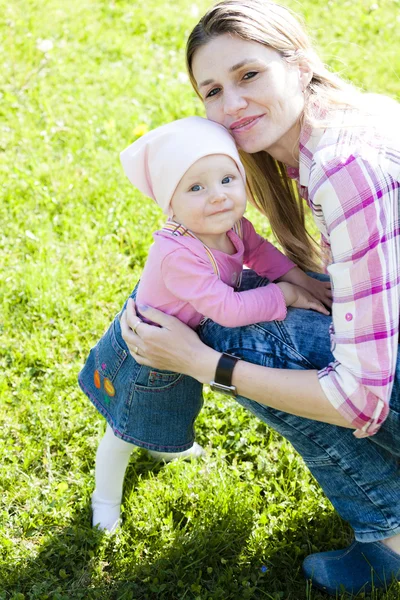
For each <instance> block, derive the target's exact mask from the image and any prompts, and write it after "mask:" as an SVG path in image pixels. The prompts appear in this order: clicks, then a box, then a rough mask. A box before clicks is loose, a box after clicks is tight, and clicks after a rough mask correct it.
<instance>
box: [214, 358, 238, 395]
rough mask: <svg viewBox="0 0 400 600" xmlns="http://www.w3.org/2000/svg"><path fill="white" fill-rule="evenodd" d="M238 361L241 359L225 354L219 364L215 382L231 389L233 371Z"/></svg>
mask: <svg viewBox="0 0 400 600" xmlns="http://www.w3.org/2000/svg"><path fill="white" fill-rule="evenodd" d="M238 360H240V359H239V358H238V357H237V356H233V355H232V354H227V353H226V352H223V353H222V355H221V357H220V359H219V361H218V364H217V369H216V371H215V379H214V382H215V383H218V384H219V385H224V386H226V387H230V386H231V385H232V373H233V369H234V367H235V365H236V363H237V361H238Z"/></svg>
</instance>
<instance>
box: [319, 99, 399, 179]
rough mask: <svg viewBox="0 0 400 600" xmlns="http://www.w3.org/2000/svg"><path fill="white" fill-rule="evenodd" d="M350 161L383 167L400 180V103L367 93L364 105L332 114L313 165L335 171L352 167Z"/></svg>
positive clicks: (320, 138) (321, 134) (323, 130)
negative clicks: (342, 167)
mask: <svg viewBox="0 0 400 600" xmlns="http://www.w3.org/2000/svg"><path fill="white" fill-rule="evenodd" d="M314 129H315V128H314ZM316 129H318V127H317V128H316ZM349 160H360V161H363V162H367V163H370V164H371V165H372V166H373V167H376V168H379V167H381V168H383V169H384V170H385V171H388V172H389V173H391V174H392V175H393V177H394V178H395V179H397V180H398V179H399V175H400V105H399V104H398V103H397V102H395V101H394V100H392V99H391V98H388V97H385V96H378V95H372V94H371V95H369V94H365V99H364V102H363V103H362V105H361V106H359V107H357V108H349V109H344V110H343V109H342V110H337V111H333V112H332V113H331V115H330V119H329V121H328V122H326V123H325V126H324V127H323V128H322V131H321V132H320V136H319V139H318V144H317V146H316V148H315V151H314V153H313V163H314V165H320V166H322V167H324V168H325V169H326V168H331V169H335V168H340V166H343V165H346V164H348V162H349Z"/></svg>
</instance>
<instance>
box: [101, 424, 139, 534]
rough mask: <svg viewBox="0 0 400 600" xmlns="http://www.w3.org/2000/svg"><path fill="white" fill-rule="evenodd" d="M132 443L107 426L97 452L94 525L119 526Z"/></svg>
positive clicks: (132, 447)
mask: <svg viewBox="0 0 400 600" xmlns="http://www.w3.org/2000/svg"><path fill="white" fill-rule="evenodd" d="M134 447H135V446H134V445H133V444H129V443H128V442H124V441H123V440H121V439H119V438H118V437H117V436H115V435H114V433H113V430H112V429H111V427H110V426H109V425H107V429H106V433H105V435H104V437H103V439H102V440H101V442H100V444H99V447H98V449H97V454H96V469H95V477H96V489H95V490H94V492H93V496H92V513H93V515H92V525H93V526H96V525H98V527H99V529H101V530H103V531H104V530H106V531H110V532H112V531H115V529H116V528H117V527H118V525H119V520H120V512H121V498H122V486H123V483H124V477H125V471H126V467H127V466H128V462H129V458H130V455H131V453H132V450H133V449H134Z"/></svg>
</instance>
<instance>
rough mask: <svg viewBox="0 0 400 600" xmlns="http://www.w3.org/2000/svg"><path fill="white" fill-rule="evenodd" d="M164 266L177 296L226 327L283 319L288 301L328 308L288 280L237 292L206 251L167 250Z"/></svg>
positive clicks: (318, 308)
mask: <svg viewBox="0 0 400 600" xmlns="http://www.w3.org/2000/svg"><path fill="white" fill-rule="evenodd" d="M161 270H162V276H163V280H164V283H165V285H166V287H167V288H168V289H169V291H170V292H171V293H172V294H173V295H174V296H176V297H177V298H179V299H180V300H184V301H186V302H188V303H189V304H191V305H192V306H193V307H194V308H195V309H196V311H197V312H198V313H200V314H202V315H204V316H205V317H209V318H210V319H212V320H213V321H215V322H216V323H219V324H220V325H223V326H225V327H240V326H242V325H250V324H252V323H258V322H260V321H273V320H283V319H284V318H285V316H286V302H290V303H293V305H295V306H301V307H302V308H314V309H316V310H320V312H324V311H325V309H324V308H323V306H322V304H320V303H319V302H318V301H317V300H315V299H311V297H306V294H307V292H305V291H304V290H302V289H301V288H298V287H297V286H294V285H291V284H289V283H286V282H282V283H279V284H274V283H270V284H268V285H267V286H265V287H260V288H257V289H254V290H246V291H243V292H235V290H234V289H233V288H232V287H231V286H229V285H227V284H226V283H224V282H223V281H221V280H220V279H219V278H218V277H217V275H216V274H215V273H214V272H213V270H212V266H211V263H210V262H209V259H208V257H207V256H206V255H205V256H204V258H200V257H199V256H197V255H195V254H194V253H193V252H191V251H190V250H188V249H186V248H179V249H177V250H175V251H174V252H171V253H170V254H168V256H166V257H165V258H164V260H163V262H162V267H161Z"/></svg>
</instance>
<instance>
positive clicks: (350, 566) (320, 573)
mask: <svg viewBox="0 0 400 600" xmlns="http://www.w3.org/2000/svg"><path fill="white" fill-rule="evenodd" d="M303 573H304V575H305V577H306V579H310V580H311V582H312V585H313V586H315V587H316V588H319V589H320V590H323V591H325V592H327V593H328V594H332V595H336V592H338V591H342V590H343V591H344V590H345V591H346V592H349V593H352V594H357V593H358V592H359V591H361V590H362V591H363V592H366V593H367V592H370V591H371V590H372V588H375V589H377V588H386V587H389V585H390V583H391V582H392V581H393V580H395V581H400V554H396V552H393V550H391V549H390V548H388V547H387V546H385V545H384V544H382V543H381V542H371V543H368V544H361V543H360V542H353V543H352V544H351V546H349V547H348V548H344V549H343V550H332V551H331V552H318V553H317V554H310V556H307V558H306V559H305V561H304V562H303Z"/></svg>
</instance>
